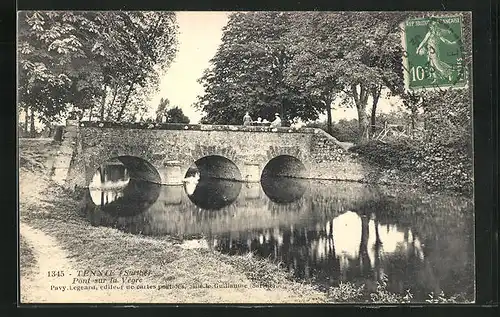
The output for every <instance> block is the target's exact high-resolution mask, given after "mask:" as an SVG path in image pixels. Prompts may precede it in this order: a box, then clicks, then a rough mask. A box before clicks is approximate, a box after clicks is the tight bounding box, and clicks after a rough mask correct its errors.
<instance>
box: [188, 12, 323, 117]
mask: <svg viewBox="0 0 500 317" xmlns="http://www.w3.org/2000/svg"><path fill="white" fill-rule="evenodd" d="M291 15H292V14H291V13H283V12H249V13H233V14H231V15H230V17H229V21H228V24H227V25H226V27H225V28H224V34H223V37H222V43H221V45H220V46H219V48H218V50H217V53H216V54H215V56H214V58H213V59H212V60H211V63H212V65H211V67H210V68H208V69H207V70H205V72H204V74H203V76H202V77H201V78H200V80H199V82H200V83H201V84H202V85H203V87H204V89H205V92H204V95H202V96H199V97H198V102H197V107H198V108H199V109H201V110H203V111H204V112H205V113H206V115H205V116H204V118H203V119H202V122H206V123H221V124H240V123H241V118H242V117H243V115H244V114H245V112H246V111H249V112H250V114H251V115H252V116H253V117H262V118H266V119H272V118H273V117H274V113H276V112H278V113H281V116H282V119H283V120H291V119H294V118H296V117H300V118H302V119H304V120H308V119H316V118H317V117H318V111H317V108H321V105H320V104H319V103H318V102H317V100H316V99H315V98H314V96H311V95H308V94H307V92H305V91H301V90H300V89H299V88H297V87H294V86H291V85H288V84H287V83H286V82H285V78H284V72H285V69H286V68H287V67H288V63H289V61H290V59H291V55H290V54H291V52H290V51H289V50H288V45H287V42H286V41H285V36H284V34H285V33H286V32H287V31H288V29H289V27H290V19H291Z"/></svg>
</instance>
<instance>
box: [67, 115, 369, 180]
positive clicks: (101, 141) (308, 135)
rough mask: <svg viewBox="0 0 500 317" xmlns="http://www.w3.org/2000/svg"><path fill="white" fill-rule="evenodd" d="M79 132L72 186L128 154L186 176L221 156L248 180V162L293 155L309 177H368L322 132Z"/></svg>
mask: <svg viewBox="0 0 500 317" xmlns="http://www.w3.org/2000/svg"><path fill="white" fill-rule="evenodd" d="M76 131H77V137H76V139H77V142H76V145H75V148H74V150H75V155H74V159H73V161H72V163H71V169H70V171H69V176H68V180H69V183H70V185H69V186H70V187H74V186H83V187H85V186H87V185H88V183H89V182H90V179H91V178H92V175H93V173H95V170H96V169H97V167H98V166H99V165H100V164H101V163H103V162H105V161H107V160H109V159H111V158H113V157H117V156H123V155H130V156H136V157H139V158H142V159H144V160H146V161H148V162H149V163H151V164H152V165H153V166H155V168H157V169H161V168H162V167H163V166H164V164H165V162H168V161H179V162H180V164H181V170H182V173H183V175H184V174H185V172H186V171H187V169H188V168H189V166H190V165H191V164H192V163H193V162H195V161H196V160H198V159H200V158H202V157H205V156H209V155H220V156H224V157H226V158H228V159H229V160H231V161H232V162H234V163H235V164H236V165H237V166H238V168H239V169H240V170H241V172H242V175H243V176H244V174H245V171H244V170H245V166H248V164H250V165H252V164H253V165H252V166H254V167H253V168H255V166H256V167H258V169H259V171H260V173H261V172H262V170H263V168H264V166H265V165H266V164H267V163H268V162H269V161H270V160H271V159H272V158H274V157H276V156H279V155H290V156H293V157H296V158H298V159H299V160H300V161H301V162H302V163H303V164H304V165H305V167H306V169H307V171H308V173H307V175H305V177H307V178H315V179H334V180H351V181H363V179H364V168H363V166H361V164H360V163H359V161H358V159H357V158H356V156H355V154H352V153H350V152H347V151H346V150H345V149H344V148H343V147H342V145H341V144H340V143H339V142H338V141H337V140H336V139H335V138H333V137H332V136H330V135H329V134H327V133H326V132H324V131H323V130H320V129H310V128H302V129H300V130H295V129H291V128H284V127H283V128H277V129H276V128H269V127H242V126H211V125H180V124H177V125H176V124H167V125H165V124H138V123H129V124H117V123H106V122H104V123H103V122H100V123H96V122H81V123H80V124H79V127H78V129H76ZM259 175H260V174H259Z"/></svg>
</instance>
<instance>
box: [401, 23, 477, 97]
mask: <svg viewBox="0 0 500 317" xmlns="http://www.w3.org/2000/svg"><path fill="white" fill-rule="evenodd" d="M402 44H403V47H404V50H405V51H404V55H403V56H404V67H405V70H404V75H405V86H406V89H407V90H413V91H415V90H423V89H436V88H438V89H439V88H450V87H451V88H464V87H466V86H467V76H466V70H465V66H464V62H463V58H464V56H463V53H464V50H463V44H462V17H461V16H459V15H458V16H446V17H427V18H415V19H408V20H406V21H405V22H404V25H403V34H402Z"/></svg>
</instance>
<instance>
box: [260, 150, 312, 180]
mask: <svg viewBox="0 0 500 317" xmlns="http://www.w3.org/2000/svg"><path fill="white" fill-rule="evenodd" d="M306 175H307V168H306V166H305V165H304V163H303V162H302V161H301V160H300V159H298V158H297V157H295V156H291V155H287V154H283V155H278V156H275V157H274V158H272V159H271V160H269V162H267V164H266V165H265V166H264V169H263V170H262V174H261V179H263V178H268V177H294V178H305V177H306Z"/></svg>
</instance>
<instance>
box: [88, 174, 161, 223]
mask: <svg viewBox="0 0 500 317" xmlns="http://www.w3.org/2000/svg"><path fill="white" fill-rule="evenodd" d="M160 188H161V186H160V185H158V184H154V183H150V182H146V181H142V180H135V179H130V177H129V176H128V171H127V169H126V168H125V166H123V165H122V164H106V165H102V166H101V167H100V168H99V169H98V171H97V172H96V174H95V175H94V177H93V179H92V182H91V183H90V185H89V194H90V198H91V199H92V201H93V203H94V204H95V205H96V206H97V208H99V209H100V210H102V211H103V212H108V213H111V214H114V215H118V216H133V215H135V214H139V213H142V212H144V211H146V210H147V209H148V208H149V207H151V205H153V204H154V202H155V201H156V200H157V199H158V196H159V194H160Z"/></svg>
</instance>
